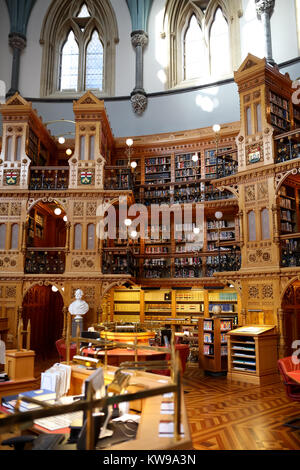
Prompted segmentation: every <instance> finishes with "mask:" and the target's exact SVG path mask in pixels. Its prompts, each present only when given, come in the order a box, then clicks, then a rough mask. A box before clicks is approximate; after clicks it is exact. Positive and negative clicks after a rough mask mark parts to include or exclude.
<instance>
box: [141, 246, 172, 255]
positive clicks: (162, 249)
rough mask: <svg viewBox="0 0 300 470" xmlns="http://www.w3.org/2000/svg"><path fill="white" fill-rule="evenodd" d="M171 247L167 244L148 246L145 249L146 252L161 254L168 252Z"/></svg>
mask: <svg viewBox="0 0 300 470" xmlns="http://www.w3.org/2000/svg"><path fill="white" fill-rule="evenodd" d="M168 252H169V249H168V247H167V246H147V247H146V249H145V253H147V254H148V253H152V254H160V253H168Z"/></svg>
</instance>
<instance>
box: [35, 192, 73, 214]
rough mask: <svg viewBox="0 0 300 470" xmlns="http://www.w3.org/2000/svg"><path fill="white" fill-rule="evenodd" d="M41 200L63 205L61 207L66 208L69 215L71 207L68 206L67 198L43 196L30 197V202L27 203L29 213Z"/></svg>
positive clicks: (65, 210)
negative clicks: (37, 197)
mask: <svg viewBox="0 0 300 470" xmlns="http://www.w3.org/2000/svg"><path fill="white" fill-rule="evenodd" d="M39 202H43V203H44V204H47V203H52V202H55V203H57V204H58V205H59V206H60V207H61V209H63V210H64V212H65V213H66V215H67V217H68V210H69V207H68V203H67V200H66V199H58V198H55V197H54V198H53V197H41V198H39V199H29V201H28V204H27V214H29V212H30V211H31V210H32V209H33V208H34V206H35V205H36V204H38V203H39Z"/></svg>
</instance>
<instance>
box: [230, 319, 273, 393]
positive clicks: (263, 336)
mask: <svg viewBox="0 0 300 470" xmlns="http://www.w3.org/2000/svg"><path fill="white" fill-rule="evenodd" d="M227 378H228V379H229V380H236V381H240V382H248V383H252V384H256V385H266V384H269V383H273V382H277V381H278V380H279V376H278V371H277V334H276V327H275V326H273V325H272V326H271V325H270V326H268V325H248V326H244V327H241V328H237V329H235V330H233V331H230V332H229V333H228V375H227Z"/></svg>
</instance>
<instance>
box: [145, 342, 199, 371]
mask: <svg viewBox="0 0 300 470" xmlns="http://www.w3.org/2000/svg"><path fill="white" fill-rule="evenodd" d="M175 351H179V357H180V361H181V372H182V374H184V371H185V367H186V362H187V358H188V356H189V352H190V346H189V345H188V344H175ZM166 360H167V361H168V360H170V355H169V354H166ZM151 372H152V373H153V374H159V375H167V376H170V375H171V372H170V369H162V370H151Z"/></svg>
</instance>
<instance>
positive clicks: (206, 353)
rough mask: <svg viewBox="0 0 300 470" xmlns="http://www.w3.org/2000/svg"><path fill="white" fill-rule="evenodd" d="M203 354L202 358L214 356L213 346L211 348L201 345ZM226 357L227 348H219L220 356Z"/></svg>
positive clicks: (207, 345)
mask: <svg viewBox="0 0 300 470" xmlns="http://www.w3.org/2000/svg"><path fill="white" fill-rule="evenodd" d="M203 354H204V356H213V355H214V346H211V345H209V344H204V345H203ZM227 355H228V350H227V346H221V356H227Z"/></svg>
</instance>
